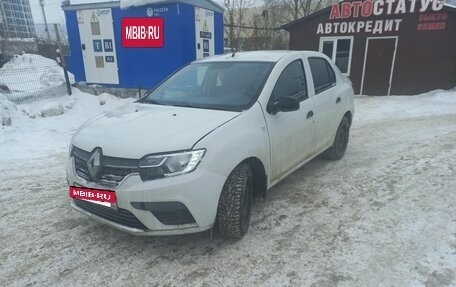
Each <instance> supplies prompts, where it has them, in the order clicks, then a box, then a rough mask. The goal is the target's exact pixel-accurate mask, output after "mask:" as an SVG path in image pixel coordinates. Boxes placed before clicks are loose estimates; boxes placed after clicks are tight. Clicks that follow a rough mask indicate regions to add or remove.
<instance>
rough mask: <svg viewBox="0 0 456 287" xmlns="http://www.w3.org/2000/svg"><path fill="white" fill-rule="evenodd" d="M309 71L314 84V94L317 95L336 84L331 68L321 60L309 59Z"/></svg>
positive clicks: (326, 62)
mask: <svg viewBox="0 0 456 287" xmlns="http://www.w3.org/2000/svg"><path fill="white" fill-rule="evenodd" d="M309 65H310V70H311V71H312V79H313V82H314V88H315V94H319V93H321V92H323V91H324V90H326V89H329V88H331V87H332V86H334V85H335V84H336V75H335V73H334V70H333V68H332V67H331V65H330V64H329V63H328V61H326V60H325V59H323V58H317V57H312V58H309Z"/></svg>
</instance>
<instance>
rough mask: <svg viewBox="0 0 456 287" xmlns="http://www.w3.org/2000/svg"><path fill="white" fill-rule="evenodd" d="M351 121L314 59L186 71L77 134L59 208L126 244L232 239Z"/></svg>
mask: <svg viewBox="0 0 456 287" xmlns="http://www.w3.org/2000/svg"><path fill="white" fill-rule="evenodd" d="M352 119H353V89H352V86H351V82H350V81H349V80H348V79H347V78H346V77H345V76H344V75H342V74H341V72H340V71H339V70H338V69H337V67H336V66H335V65H334V64H333V63H332V62H331V60H330V59H329V58H327V57H326V56H325V55H323V54H321V53H317V52H310V51H264V52H263V51H258V52H242V53H235V54H228V55H221V56H215V57H211V58H205V59H202V60H198V61H195V62H193V63H191V64H189V65H187V66H185V67H183V68H182V69H181V70H179V71H177V72H176V73H175V74H174V75H172V76H171V77H169V78H168V79H166V80H165V81H164V82H163V83H161V84H160V85H159V86H158V87H156V88H155V89H154V90H152V91H150V92H149V93H148V94H147V95H146V96H144V97H143V98H141V99H140V100H138V101H136V102H134V103H132V104H129V105H126V106H124V107H121V108H119V109H116V110H112V111H110V112H107V113H104V114H102V115H100V116H98V117H96V118H94V119H91V120H89V121H88V122H87V123H85V124H84V125H83V126H82V127H81V128H80V129H79V130H78V131H77V133H76V134H75V135H74V137H73V139H72V141H71V146H70V155H69V160H68V164H67V170H66V171H67V179H68V182H69V185H70V197H71V206H72V207H74V208H75V209H77V210H79V211H80V212H82V213H84V214H86V215H89V216H91V217H93V218H94V219H96V220H99V221H101V222H103V223H105V224H108V225H110V226H112V227H115V228H118V229H120V230H123V231H126V232H129V233H132V234H138V235H171V234H184V233H192V232H200V231H204V230H208V229H211V228H213V227H214V226H217V227H218V229H219V231H220V233H221V234H222V235H223V236H226V237H242V236H243V235H244V234H245V233H246V232H247V230H248V228H249V222H250V213H251V203H252V197H253V195H254V194H264V193H265V192H266V191H267V190H268V189H270V188H271V187H272V186H274V185H275V184H277V183H278V182H280V181H281V180H282V179H284V178H285V177H286V176H287V175H289V174H290V173H292V172H293V171H295V170H296V169H298V168H299V167H301V166H302V165H303V164H305V163H306V162H308V161H310V160H311V159H313V158H315V157H316V156H318V155H319V154H321V153H325V155H326V157H328V158H330V159H340V158H342V156H343V155H344V153H345V150H346V148H347V144H348V137H349V129H350V125H351V121H352Z"/></svg>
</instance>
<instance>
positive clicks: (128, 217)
mask: <svg viewBox="0 0 456 287" xmlns="http://www.w3.org/2000/svg"><path fill="white" fill-rule="evenodd" d="M73 200H74V203H75V204H76V206H78V207H80V208H82V209H84V210H85V211H88V212H90V213H92V214H94V215H97V216H99V217H101V218H104V219H107V220H109V221H112V222H115V223H118V224H121V225H124V226H127V227H132V228H136V229H142V230H146V229H147V227H146V226H144V224H142V223H141V221H139V220H138V218H136V216H134V215H133V213H131V212H130V211H128V210H126V209H121V208H119V209H114V208H110V207H106V206H102V205H99V204H96V203H92V202H88V201H84V200H80V199H76V198H74V199H73Z"/></svg>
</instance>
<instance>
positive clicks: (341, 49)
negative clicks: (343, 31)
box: [330, 39, 351, 73]
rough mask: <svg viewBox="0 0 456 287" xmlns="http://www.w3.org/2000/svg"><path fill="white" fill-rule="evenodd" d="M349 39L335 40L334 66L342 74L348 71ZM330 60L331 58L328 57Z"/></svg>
mask: <svg viewBox="0 0 456 287" xmlns="http://www.w3.org/2000/svg"><path fill="white" fill-rule="evenodd" d="M350 45H351V40H350V39H339V40H337V50H336V61H335V63H336V66H337V67H338V68H339V69H340V71H341V72H342V73H347V71H348V59H349V58H350ZM330 58H332V57H330Z"/></svg>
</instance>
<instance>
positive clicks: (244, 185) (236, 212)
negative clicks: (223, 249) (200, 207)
mask: <svg viewBox="0 0 456 287" xmlns="http://www.w3.org/2000/svg"><path fill="white" fill-rule="evenodd" d="M252 195H253V176H252V170H251V168H250V166H249V165H248V164H245V163H241V164H240V165H238V166H237V167H236V168H235V169H234V170H233V171H232V172H231V174H230V175H229V176H228V178H227V180H226V182H225V184H224V186H223V190H222V193H221V195H220V200H219V204H218V210H217V222H218V228H219V231H220V233H221V235H222V236H224V237H231V238H241V237H242V236H243V235H244V234H245V233H246V232H247V230H248V229H249V225H250V212H251V205H252Z"/></svg>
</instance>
